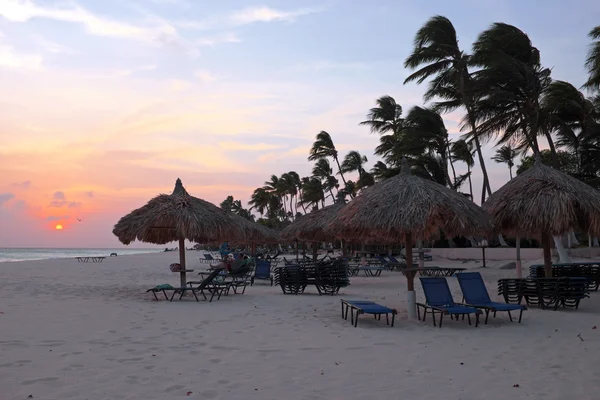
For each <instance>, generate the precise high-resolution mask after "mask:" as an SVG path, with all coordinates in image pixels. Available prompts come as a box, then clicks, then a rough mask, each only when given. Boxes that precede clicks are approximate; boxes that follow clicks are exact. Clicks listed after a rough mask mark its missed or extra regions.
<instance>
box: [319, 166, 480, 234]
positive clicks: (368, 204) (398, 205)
mask: <svg viewBox="0 0 600 400" xmlns="http://www.w3.org/2000/svg"><path fill="white" fill-rule="evenodd" d="M329 229H331V230H332V231H336V232H337V233H338V235H339V236H340V237H343V238H346V239H354V240H361V239H366V240H371V241H372V240H373V238H377V237H380V238H386V240H387V241H388V242H389V241H391V240H392V239H393V238H396V239H398V240H401V239H404V237H405V235H406V234H411V235H412V237H413V238H421V239H428V238H430V237H434V236H437V235H438V233H439V231H440V230H441V231H443V232H444V233H445V234H446V235H448V236H454V235H470V234H486V233H488V232H491V231H492V225H491V221H490V217H489V216H488V215H487V214H486V213H485V211H483V209H482V208H481V207H479V206H477V205H476V204H475V203H473V202H472V201H470V200H469V199H467V198H466V197H465V196H463V195H462V194H460V193H457V192H455V191H452V190H450V189H448V188H446V187H445V186H442V185H440V184H438V183H435V182H433V181H430V180H426V179H423V178H420V177H418V176H414V175H411V174H410V168H409V166H408V163H407V162H406V160H403V165H402V172H401V173H400V174H399V175H396V176H394V177H392V178H388V179H386V180H383V181H381V182H378V183H376V184H375V185H373V186H371V187H370V188H368V189H366V190H364V192H362V193H361V194H360V195H359V196H357V197H356V198H355V199H354V200H352V201H351V202H350V203H348V204H347V205H346V207H344V209H343V210H342V211H341V212H340V213H339V214H338V216H337V219H336V220H335V221H334V222H332V223H331V225H330V226H329Z"/></svg>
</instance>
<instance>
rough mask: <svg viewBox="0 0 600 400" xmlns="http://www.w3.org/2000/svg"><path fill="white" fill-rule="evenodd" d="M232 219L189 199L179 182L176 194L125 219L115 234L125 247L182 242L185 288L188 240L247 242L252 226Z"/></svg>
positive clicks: (205, 203)
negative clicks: (139, 242) (139, 243)
mask: <svg viewBox="0 0 600 400" xmlns="http://www.w3.org/2000/svg"><path fill="white" fill-rule="evenodd" d="M232 216H233V214H231V213H229V212H227V211H225V210H223V209H221V208H219V207H217V206H215V205H214V204H212V203H209V202H208V201H205V200H202V199H199V198H197V197H193V196H190V194H189V193H188V192H187V191H186V190H185V188H184V187H183V185H182V183H181V180H180V179H177V181H176V183H175V189H173V193H171V194H160V195H158V196H156V197H154V198H153V199H152V200H150V201H149V202H148V203H147V204H146V205H145V206H143V207H141V208H138V209H136V210H133V211H132V212H130V213H129V214H127V215H125V216H124V217H122V218H121V219H120V220H119V222H117V224H116V225H115V226H114V229H113V234H114V235H115V236H117V238H118V239H119V241H121V243H123V244H126V245H127V244H129V243H131V242H133V241H135V240H138V241H141V242H146V243H154V244H165V243H169V242H173V241H179V258H180V261H179V264H180V265H181V271H182V272H181V285H182V286H184V285H185V284H186V275H185V269H186V267H185V239H187V240H189V241H192V242H198V243H204V242H212V241H219V240H246V239H247V235H248V234H249V232H250V227H251V225H250V224H251V222H250V221H247V223H246V222H241V221H240V219H238V218H234V217H232ZM236 217H237V216H236ZM240 218H241V217H240ZM241 219H243V218H241ZM244 221H246V220H244Z"/></svg>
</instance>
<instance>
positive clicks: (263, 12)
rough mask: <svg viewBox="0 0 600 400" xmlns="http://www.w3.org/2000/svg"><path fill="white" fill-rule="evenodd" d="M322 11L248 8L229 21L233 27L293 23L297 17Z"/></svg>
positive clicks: (315, 9)
mask: <svg viewBox="0 0 600 400" xmlns="http://www.w3.org/2000/svg"><path fill="white" fill-rule="evenodd" d="M321 11H323V9H322V8H300V9H297V10H292V11H282V10H277V9H274V8H270V7H265V6H260V7H248V8H245V9H243V10H241V11H238V12H235V13H233V14H232V15H231V16H230V17H229V20H230V21H231V23H233V24H234V25H247V24H252V23H255V22H272V21H287V22H293V21H295V20H296V19H297V18H298V17H301V16H304V15H309V14H315V13H318V12H321Z"/></svg>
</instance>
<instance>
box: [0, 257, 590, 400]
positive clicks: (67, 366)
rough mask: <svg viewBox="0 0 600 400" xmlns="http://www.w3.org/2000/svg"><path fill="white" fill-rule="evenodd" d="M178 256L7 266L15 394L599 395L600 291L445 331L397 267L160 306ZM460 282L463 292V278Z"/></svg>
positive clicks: (1, 300) (8, 348)
mask: <svg viewBox="0 0 600 400" xmlns="http://www.w3.org/2000/svg"><path fill="white" fill-rule="evenodd" d="M200 255H201V254H199V253H197V252H188V256H189V258H190V260H191V261H189V263H188V264H189V265H190V267H191V268H196V269H197V270H200V269H201V266H200V264H199V262H198V261H197V257H198V256H200ZM176 258H177V254H175V253H166V254H150V255H132V256H120V257H116V258H115V257H113V258H107V259H106V260H105V262H104V263H102V264H92V263H88V264H85V263H77V262H76V261H75V260H51V261H30V262H20V263H6V264H0V313H1V314H0V355H1V357H0V388H1V390H0V398H1V399H7V400H9V399H26V398H27V397H28V396H29V395H31V396H33V398H34V399H47V400H49V399H53V400H54V399H56V400H58V399H60V400H63V399H88V400H98V399H127V400H129V399H131V400H134V399H135V400H137V399H176V398H197V399H234V400H236V399H240V400H245V399H248V400H251V399H307V400H309V399H310V400H318V399H364V398H371V399H409V398H412V399H423V400H427V399H435V400H439V399H462V400H471V399H473V400H479V399H483V398H485V399H567V398H579V399H595V398H597V397H598V394H599V393H600V381H599V380H598V379H597V377H598V372H597V371H598V361H597V352H598V349H599V348H600V327H599V329H593V327H594V326H600V294H598V293H592V296H591V299H586V300H584V301H582V303H581V306H580V309H579V310H577V311H572V310H567V311H563V310H561V311H556V312H553V311H542V310H538V309H535V308H532V309H530V310H529V311H527V312H526V313H525V315H524V317H523V323H521V324H518V323H511V322H509V321H508V318H507V317H505V316H499V317H498V318H496V319H491V320H490V323H489V324H488V325H487V326H483V325H482V326H480V327H479V328H475V327H470V326H469V325H468V324H467V323H466V321H465V322H462V321H461V322H457V321H450V320H447V321H445V323H444V327H443V328H441V329H439V328H434V327H433V326H432V324H431V320H428V321H427V322H426V323H423V322H419V321H409V320H407V318H406V312H405V297H406V296H405V292H404V291H405V288H406V286H405V281H404V279H403V277H402V276H401V275H400V274H399V273H393V272H385V273H384V274H383V275H382V276H381V277H379V278H365V277H355V278H352V285H351V286H349V287H347V288H346V289H344V290H343V291H342V292H343V293H342V294H341V295H339V296H333V297H331V296H318V295H316V292H315V291H314V290H313V291H312V294H305V295H301V296H284V295H283V294H282V293H281V291H280V289H279V288H277V287H270V286H269V285H268V284H265V283H264V282H258V283H257V284H255V285H254V286H253V287H251V288H250V287H249V288H248V290H247V291H246V294H244V295H230V296H227V297H223V298H222V299H221V300H220V301H214V302H213V303H207V302H201V303H196V302H195V301H189V300H188V301H181V302H176V301H174V302H172V303H169V302H166V301H161V302H156V301H152V296H151V295H150V294H146V293H144V292H145V289H147V288H148V287H150V286H154V285H156V284H159V283H171V284H177V282H178V276H177V275H176V274H173V273H171V272H170V271H169V270H168V265H169V264H170V263H171V262H174V261H176ZM434 264H435V265H457V264H461V263H460V262H458V263H457V262H451V261H436V262H435V263H434ZM461 265H462V264H461ZM464 266H467V267H472V268H475V267H476V266H477V264H475V263H470V264H464ZM479 271H482V273H483V274H484V278H485V279H486V282H487V284H488V288H489V289H490V292H491V293H492V294H495V290H496V281H497V279H498V278H499V277H503V276H511V274H514V271H504V270H499V269H496V268H488V269H486V270H479ZM449 282H450V286H451V288H452V290H453V292H454V293H455V295H456V298H457V299H459V296H458V293H460V290H459V289H458V284H457V282H456V279H455V278H450V279H449ZM417 286H419V285H417ZM309 290H310V289H309ZM417 290H418V292H417V296H418V298H422V294H421V293H420V288H418V289H417ZM340 298H368V299H372V300H376V301H379V302H381V303H382V304H385V305H388V306H390V307H395V308H397V309H398V310H399V316H398V319H397V323H396V326H395V327H394V328H389V327H387V326H386V325H385V323H384V322H383V321H381V322H379V321H374V320H371V319H369V318H366V317H365V318H363V319H362V320H361V322H360V324H359V326H358V328H354V327H352V326H351V325H350V322H349V321H344V320H343V319H342V318H341V315H340V303H339V301H340V300H339V299H340ZM515 385H518V387H515Z"/></svg>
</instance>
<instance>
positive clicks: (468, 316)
mask: <svg viewBox="0 0 600 400" xmlns="http://www.w3.org/2000/svg"><path fill="white" fill-rule="evenodd" d="M464 317H465V314H463V319H464ZM467 320H469V326H471V314H467Z"/></svg>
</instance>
